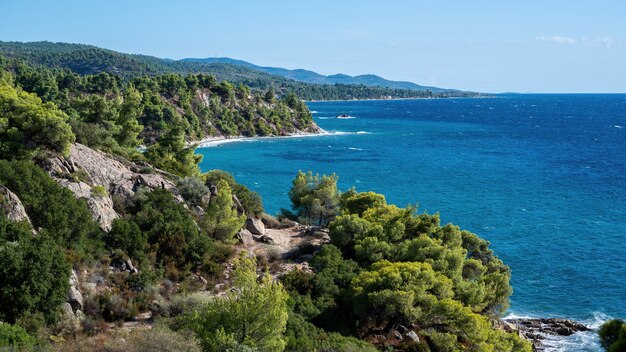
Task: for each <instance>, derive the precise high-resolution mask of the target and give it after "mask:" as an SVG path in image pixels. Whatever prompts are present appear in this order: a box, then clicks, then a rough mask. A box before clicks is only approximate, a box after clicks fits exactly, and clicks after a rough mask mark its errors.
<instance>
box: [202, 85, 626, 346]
mask: <svg viewBox="0 0 626 352" xmlns="http://www.w3.org/2000/svg"><path fill="white" fill-rule="evenodd" d="M308 105H309V108H310V109H311V110H312V111H316V112H315V113H314V116H315V118H316V121H317V122H318V124H319V125H320V126H321V127H322V128H324V129H326V130H328V131H341V132H347V133H345V134H335V135H330V136H320V137H306V138H305V137H302V138H299V137H298V138H287V139H261V140H256V141H245V142H239V143H231V144H223V145H220V146H216V147H209V148H201V149H199V152H201V153H202V154H204V160H203V162H202V164H201V168H202V169H203V170H208V169H213V168H220V169H224V170H227V171H229V172H231V173H233V174H234V175H235V177H236V178H237V180H238V181H239V182H242V183H244V184H246V185H248V186H249V187H250V188H251V189H253V190H255V191H257V192H259V193H260V194H261V196H262V197H263V200H264V203H265V207H266V209H267V210H268V212H270V213H276V212H277V211H278V209H279V208H281V207H288V206H289V199H288V197H287V192H288V191H289V188H290V186H291V181H292V179H293V177H294V176H295V174H296V172H297V171H298V170H299V169H301V170H314V171H315V172H319V173H332V172H335V173H337V174H338V175H339V177H340V179H339V185H340V187H341V188H342V189H347V188H348V187H350V186H353V185H354V186H356V188H357V190H359V191H368V190H373V191H375V192H379V193H383V194H385V195H386V197H387V200H388V202H390V203H396V204H398V205H400V206H404V205H407V204H409V203H411V204H415V203H419V206H420V211H427V212H437V211H438V212H440V213H441V217H442V221H443V222H444V223H445V222H453V223H455V224H457V225H459V226H461V228H464V229H468V230H470V231H472V232H475V233H477V234H479V235H480V236H481V237H484V238H486V239H488V240H489V241H491V243H492V248H493V249H494V250H495V252H496V253H497V254H498V255H499V256H500V257H501V258H502V259H503V260H504V262H505V263H507V264H508V265H510V267H511V269H512V273H513V277H512V285H513V289H514V293H513V296H512V298H511V309H510V312H511V313H512V314H515V315H529V316H546V317H547V316H559V317H569V318H575V319H579V320H583V321H585V322H587V323H589V324H591V323H593V322H595V321H597V320H602V319H606V318H607V317H621V318H626V246H625V242H626V95H507V96H498V97H495V98H484V99H433V100H399V101H359V102H321V103H318V102H315V103H308ZM343 113H345V114H349V115H350V116H354V117H355V118H354V119H336V118H334V117H335V116H337V115H338V114H343ZM622 127H624V128H622ZM357 132H358V133H357ZM590 336H591V335H586V336H582V337H581V336H578V337H573V338H570V339H569V340H567V341H561V344H562V346H566V344H567V343H568V342H569V343H571V345H570V346H569V347H561V349H562V350H568V351H570V350H571V351H578V350H589V351H593V350H595V349H596V348H598V347H597V346H596V345H594V344H593V341H591V340H590ZM573 346H575V347H573ZM585 346H586V347H585Z"/></svg>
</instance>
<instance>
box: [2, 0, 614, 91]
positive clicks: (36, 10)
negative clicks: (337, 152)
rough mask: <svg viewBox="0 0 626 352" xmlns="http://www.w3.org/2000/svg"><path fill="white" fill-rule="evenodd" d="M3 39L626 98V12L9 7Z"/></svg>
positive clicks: (425, 5)
mask: <svg viewBox="0 0 626 352" xmlns="http://www.w3.org/2000/svg"><path fill="white" fill-rule="evenodd" d="M0 11H2V13H5V14H9V16H5V18H4V19H3V21H2V22H0V33H1V34H0V40H3V41H42V40H47V41H52V42H71V43H81V44H90V45H95V46H99V47H103V48H106V49H111V50H116V51H120V52H126V53H133V54H144V55H152V56H157V57H162V58H171V59H182V58H190V57H194V58H206V57H215V56H218V57H229V58H233V59H238V60H244V61H248V62H251V63H253V64H255V65H259V66H271V67H282V68H287V69H306V70H311V71H314V72H317V73H320V74H324V75H331V74H336V73H343V74H348V75H351V76H356V75H362V74H375V75H378V76H381V77H383V78H386V79H389V80H397V81H410V82H414V83H417V84H420V85H427V86H437V87H442V88H453V89H461V90H471V91H480V92H491V93H501V92H518V93H623V92H626V70H624V69H623V63H624V62H626V24H624V21H623V18H622V17H623V16H622V14H623V13H626V3H623V2H620V1H613V0H607V1H598V2H589V1H584V0H575V1H564V0H559V1H552V2H550V3H546V2H541V1H538V0H533V1H526V2H524V3H517V4H511V3H502V2H497V1H495V0H489V1H477V2H471V3H469V2H461V1H443V2H436V1H432V0H419V1H397V2H394V3H392V4H386V5H384V6H383V5H381V4H380V3H378V2H373V1H359V2H355V1H345V2H342V3H340V4H334V3H332V2H330V1H321V2H318V3H316V4H315V6H310V5H308V4H298V3H288V4H281V3H280V2H278V1H265V2H263V3H256V2H252V1H240V2H238V3H236V4H233V3H228V4H227V3H223V2H206V3H205V2H200V1H190V2H186V3H185V4H184V5H176V6H172V5H171V4H169V3H167V2H164V1H153V2H147V1H135V2H121V1H110V2H107V3H106V4H105V3H82V2H79V1H75V0H72V1H64V2H52V3H48V2H45V1H28V0H27V1H20V2H19V3H10V4H9V3H0Z"/></svg>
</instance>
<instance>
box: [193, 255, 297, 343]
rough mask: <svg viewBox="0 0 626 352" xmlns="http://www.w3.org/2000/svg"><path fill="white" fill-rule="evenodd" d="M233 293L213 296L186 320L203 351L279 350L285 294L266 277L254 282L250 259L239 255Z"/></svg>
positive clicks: (284, 313)
mask: <svg viewBox="0 0 626 352" xmlns="http://www.w3.org/2000/svg"><path fill="white" fill-rule="evenodd" d="M233 284H234V287H233V290H230V291H229V292H228V293H227V294H226V296H225V297H215V298H214V299H213V300H212V301H211V302H210V303H208V304H207V305H205V306H204V307H203V308H202V309H200V310H199V311H198V313H197V314H194V315H192V316H191V317H190V319H189V323H188V325H189V327H190V328H191V329H192V330H193V331H194V332H195V333H196V336H197V337H198V339H199V340H200V341H201V344H202V346H203V348H204V349H205V350H207V351H220V350H226V349H228V348H230V347H232V346H237V347H239V348H240V347H243V346H247V347H248V348H253V349H255V348H256V349H259V350H261V351H282V350H283V349H284V347H285V341H284V339H283V333H284V331H285V326H286V323H287V298H288V295H287V293H286V292H285V290H284V289H283V287H282V285H281V284H280V283H278V282H274V281H273V280H272V279H271V278H270V277H269V275H266V276H264V277H263V279H262V280H261V282H260V283H259V282H258V281H257V274H256V264H255V262H254V259H251V258H249V257H244V256H242V257H241V258H240V259H239V260H238V262H237V263H236V264H235V269H234V274H233Z"/></svg>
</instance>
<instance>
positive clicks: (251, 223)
mask: <svg viewBox="0 0 626 352" xmlns="http://www.w3.org/2000/svg"><path fill="white" fill-rule="evenodd" d="M246 229H247V230H248V231H250V232H251V233H252V234H253V235H259V236H263V235H265V225H263V221H261V220H259V219H253V218H248V220H246Z"/></svg>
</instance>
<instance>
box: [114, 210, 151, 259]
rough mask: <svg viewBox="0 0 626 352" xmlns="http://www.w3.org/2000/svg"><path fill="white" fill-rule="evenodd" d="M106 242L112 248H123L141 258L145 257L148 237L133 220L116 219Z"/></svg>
mask: <svg viewBox="0 0 626 352" xmlns="http://www.w3.org/2000/svg"><path fill="white" fill-rule="evenodd" d="M106 243H107V245H108V246H109V248H111V249H121V250H123V251H124V253H126V254H128V256H130V257H132V258H135V259H140V258H144V257H145V250H146V249H147V247H148V238H147V235H146V234H145V233H143V232H142V231H141V229H140V228H139V226H138V225H137V224H136V223H134V222H133V221H128V220H125V219H115V220H113V224H112V226H111V230H110V231H109V233H108V234H107V235H106Z"/></svg>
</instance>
